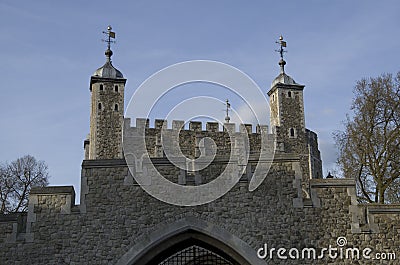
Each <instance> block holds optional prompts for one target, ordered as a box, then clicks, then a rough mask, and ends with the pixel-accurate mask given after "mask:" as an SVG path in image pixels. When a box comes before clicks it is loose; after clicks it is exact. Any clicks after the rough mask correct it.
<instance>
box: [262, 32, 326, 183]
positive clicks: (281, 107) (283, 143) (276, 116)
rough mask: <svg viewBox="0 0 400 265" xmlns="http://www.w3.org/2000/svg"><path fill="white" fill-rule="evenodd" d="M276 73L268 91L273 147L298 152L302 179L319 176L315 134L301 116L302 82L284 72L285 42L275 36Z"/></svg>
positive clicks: (302, 111)
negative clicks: (277, 54) (278, 55)
mask: <svg viewBox="0 0 400 265" xmlns="http://www.w3.org/2000/svg"><path fill="white" fill-rule="evenodd" d="M277 43H278V44H280V50H279V52H280V55H281V59H280V61H279V66H280V73H279V75H278V76H277V77H276V78H275V79H274V81H273V82H272V84H271V89H270V90H269V91H268V96H269V98H270V108H271V111H270V113H271V116H270V119H271V121H270V123H271V127H272V129H273V131H274V133H275V134H276V141H277V150H278V151H283V152H285V153H292V154H296V155H299V156H300V159H301V161H302V172H303V180H306V182H308V181H307V180H308V179H311V178H321V177H322V161H321V156H320V153H319V151H318V142H317V135H316V134H315V133H314V132H312V131H310V130H308V129H306V126H305V116H304V100H303V90H304V85H301V84H298V83H296V82H295V81H294V79H293V78H292V77H290V76H289V75H287V74H286V73H285V65H286V61H285V60H284V59H283V53H284V52H285V51H284V49H283V48H284V47H286V42H285V41H284V40H283V38H282V36H281V37H280V38H279V42H277Z"/></svg>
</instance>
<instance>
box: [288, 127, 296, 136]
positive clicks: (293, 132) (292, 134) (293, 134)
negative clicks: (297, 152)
mask: <svg viewBox="0 0 400 265" xmlns="http://www.w3.org/2000/svg"><path fill="white" fill-rule="evenodd" d="M296 137H297V132H296V129H295V128H290V129H289V138H296Z"/></svg>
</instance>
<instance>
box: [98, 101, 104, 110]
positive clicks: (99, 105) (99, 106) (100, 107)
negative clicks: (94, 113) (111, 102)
mask: <svg viewBox="0 0 400 265" xmlns="http://www.w3.org/2000/svg"><path fill="white" fill-rule="evenodd" d="M97 108H98V109H99V110H101V109H102V108H103V106H102V105H101V103H100V102H99V104H97Z"/></svg>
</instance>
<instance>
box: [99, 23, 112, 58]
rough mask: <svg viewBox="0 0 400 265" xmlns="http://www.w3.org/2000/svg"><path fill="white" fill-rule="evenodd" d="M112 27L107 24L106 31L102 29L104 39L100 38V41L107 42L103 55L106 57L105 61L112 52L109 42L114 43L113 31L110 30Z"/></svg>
mask: <svg viewBox="0 0 400 265" xmlns="http://www.w3.org/2000/svg"><path fill="white" fill-rule="evenodd" d="M111 30H112V27H111V26H110V25H109V26H108V27H107V31H103V33H104V34H105V35H106V36H107V37H106V39H102V41H104V42H107V50H106V51H105V55H106V57H107V61H111V56H112V55H113V52H112V51H111V43H115V41H114V40H111V39H115V32H113V31H111Z"/></svg>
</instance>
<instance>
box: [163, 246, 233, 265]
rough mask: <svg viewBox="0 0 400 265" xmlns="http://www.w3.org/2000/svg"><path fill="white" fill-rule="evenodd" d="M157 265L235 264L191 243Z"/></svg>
mask: <svg viewBox="0 0 400 265" xmlns="http://www.w3.org/2000/svg"><path fill="white" fill-rule="evenodd" d="M158 265H235V264H234V263H232V262H230V261H228V260H226V259H224V258H223V257H221V256H220V255H218V254H217V253H214V252H212V251H210V250H208V249H205V248H202V247H199V246H196V245H193V246H190V247H187V248H185V249H182V250H180V251H178V252H176V253H175V254H173V255H172V256H170V257H168V258H166V259H165V260H163V261H162V262H160V263H158Z"/></svg>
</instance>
